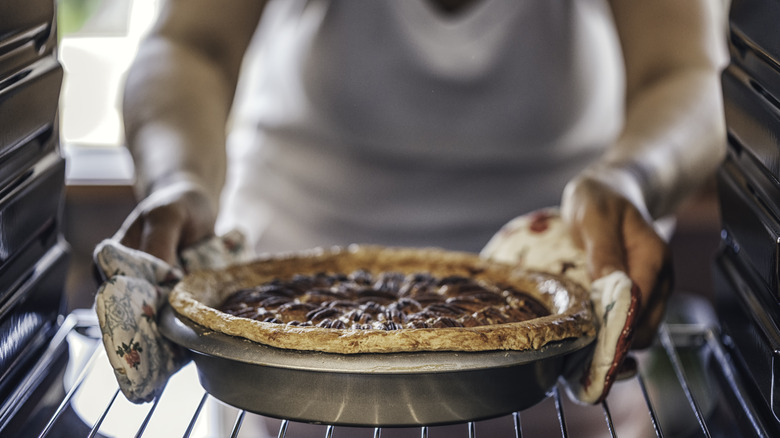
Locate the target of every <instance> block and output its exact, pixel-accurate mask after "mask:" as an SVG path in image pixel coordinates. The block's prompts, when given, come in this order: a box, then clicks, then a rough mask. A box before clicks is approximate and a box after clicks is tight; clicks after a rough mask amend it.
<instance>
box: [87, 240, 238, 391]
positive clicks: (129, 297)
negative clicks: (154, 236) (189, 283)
mask: <svg viewBox="0 0 780 438" xmlns="http://www.w3.org/2000/svg"><path fill="white" fill-rule="evenodd" d="M250 255H251V252H250V251H249V249H248V248H247V246H246V244H245V239H244V236H243V235H242V234H241V233H239V232H230V233H228V234H226V235H224V236H221V237H214V238H211V239H209V240H206V241H204V242H202V243H200V244H198V245H196V246H194V247H192V248H188V249H186V250H184V251H183V252H182V253H181V266H180V267H173V266H170V265H168V264H167V263H165V262H163V261H162V260H160V259H158V258H156V257H153V256H151V255H149V254H147V253H144V252H141V251H138V250H134V249H131V248H128V247H126V246H123V245H122V244H120V243H119V242H117V241H116V240H113V239H106V240H104V241H103V242H101V243H100V244H99V245H98V246H97V247H96V248H95V252H94V261H95V266H96V268H97V271H98V273H99V274H100V277H101V280H102V281H103V283H102V284H101V285H100V287H99V289H98V292H97V296H96V298H95V311H96V312H97V316H98V322H99V324H100V330H101V332H102V335H103V346H104V347H105V350H106V353H107V355H108V360H109V362H110V363H111V366H112V367H113V368H114V375H115V376H116V378H117V381H118V382H119V387H120V389H121V390H122V393H123V394H124V395H125V397H127V399H128V400H130V401H132V402H134V403H141V402H145V401H150V400H152V399H153V398H154V397H155V396H157V395H158V394H159V393H160V392H161V391H162V389H163V388H164V387H165V384H166V382H167V381H168V378H169V377H170V376H171V375H173V374H174V373H175V372H176V371H178V370H179V368H181V367H182V366H183V365H184V364H186V363H187V361H188V360H189V357H188V355H187V353H186V351H185V350H184V349H183V348H181V347H179V346H178V345H176V344H174V343H172V342H170V341H168V340H167V339H165V338H164V337H163V336H162V335H161V334H160V332H159V331H158V329H157V312H158V311H159V310H160V309H161V308H162V307H163V306H164V305H165V304H167V302H168V293H169V292H170V290H171V288H172V287H173V286H174V285H175V284H176V283H177V282H178V281H179V280H180V279H181V278H182V276H183V275H184V273H185V272H187V271H190V270H194V269H201V268H213V269H219V268H222V267H225V266H227V265H229V264H233V263H239V262H242V261H247V260H248V259H249V257H250Z"/></svg>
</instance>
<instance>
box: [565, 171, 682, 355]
mask: <svg viewBox="0 0 780 438" xmlns="http://www.w3.org/2000/svg"><path fill="white" fill-rule="evenodd" d="M620 189H622V190H623V193H625V191H624V190H625V187H621V188H620ZM618 190H619V189H616V188H613V187H612V186H610V185H609V184H608V183H606V182H604V181H602V180H600V179H599V178H596V177H589V176H587V175H584V176H580V177H578V178H576V179H574V180H572V181H571V182H570V183H569V184H568V185H567V187H566V189H565V191H564V194H563V199H562V201H561V214H562V217H563V219H564V220H565V221H566V222H567V223H568V225H569V227H570V229H571V231H572V237H573V238H574V241H575V243H576V244H577V245H578V246H580V247H581V248H582V249H583V250H584V251H585V253H586V256H587V259H588V264H589V265H588V270H589V271H590V274H591V278H593V279H594V280H595V279H598V278H601V277H603V276H605V275H607V274H610V273H611V272H614V271H616V270H620V271H623V272H625V273H626V274H627V275H628V276H629V278H631V280H632V281H633V282H634V284H635V285H636V286H637V287H638V288H639V291H640V294H641V304H640V309H639V317H638V319H637V325H636V326H635V328H634V340H633V343H632V348H646V347H648V346H649V345H650V344H651V342H652V340H653V337H654V336H655V333H656V331H657V329H658V325H659V324H660V322H661V319H662V318H663V314H664V310H665V307H666V301H667V299H668V296H669V294H670V293H671V283H672V269H671V266H672V264H671V254H670V250H669V247H668V245H667V244H666V242H665V241H664V240H663V239H662V238H661V237H660V236H659V235H658V233H657V232H656V230H655V228H654V227H653V225H652V224H651V223H650V222H649V219H648V218H647V216H648V215H643V214H642V213H641V212H640V209H639V208H637V207H636V206H635V204H633V203H632V202H630V201H629V200H628V199H627V198H626V197H625V196H624V194H623V193H620V192H619V191H618Z"/></svg>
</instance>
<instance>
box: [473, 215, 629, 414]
mask: <svg viewBox="0 0 780 438" xmlns="http://www.w3.org/2000/svg"><path fill="white" fill-rule="evenodd" d="M480 255H481V256H482V257H485V258H489V259H493V260H497V261H501V262H508V263H513V264H517V265H519V266H520V267H522V268H526V269H533V270H539V271H547V272H551V273H554V274H563V275H565V276H566V277H568V278H570V279H571V280H574V281H576V282H577V283H579V284H580V285H582V286H583V287H584V288H585V290H588V291H590V295H591V299H592V301H593V307H594V311H595V314H596V317H597V318H598V323H599V325H600V327H599V331H598V334H597V336H596V341H595V346H594V348H593V350H592V355H591V356H589V357H586V358H585V359H583V358H582V357H581V356H572V357H573V358H578V359H579V360H582V363H580V364H576V366H574V367H573V368H572V369H573V371H571V372H570V373H569V375H567V376H565V377H566V382H567V391H568V392H569V394H570V395H571V396H572V397H573V398H574V399H575V400H578V401H579V402H582V403H586V404H592V403H598V402H600V401H602V400H603V399H604V398H605V397H606V395H607V393H608V392H609V389H610V387H611V386H612V383H613V382H614V380H615V377H616V375H617V374H618V371H619V370H620V366H621V364H622V362H623V359H624V358H625V356H626V354H627V353H628V349H629V346H630V344H631V335H632V327H633V325H634V319H635V318H636V314H637V312H638V305H639V290H638V289H637V288H636V287H635V286H634V284H633V282H632V281H631V280H630V279H629V278H628V276H627V275H626V274H625V273H623V272H613V273H612V274H609V275H607V276H605V277H602V278H600V279H598V280H596V281H593V282H591V281H590V277H589V275H588V272H587V267H586V259H585V253H584V252H583V251H582V250H581V249H579V248H577V247H576V246H575V245H574V242H573V241H572V239H571V237H570V236H569V232H568V230H567V228H566V225H565V224H564V223H563V221H562V220H561V218H560V214H559V211H558V209H557V208H548V209H543V210H538V211H535V212H532V213H529V214H527V215H524V216H520V217H517V218H515V219H513V220H512V221H510V222H509V223H507V224H506V225H505V226H504V227H502V228H501V230H499V231H498V232H497V233H496V234H495V235H494V236H493V238H492V239H491V240H490V241H489V242H488V244H487V245H486V246H485V248H483V250H482V252H481V254H480Z"/></svg>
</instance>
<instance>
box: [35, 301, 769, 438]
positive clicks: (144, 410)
mask: <svg viewBox="0 0 780 438" xmlns="http://www.w3.org/2000/svg"><path fill="white" fill-rule="evenodd" d="M57 339H60V340H64V341H66V342H67V344H68V349H69V359H68V370H66V371H65V378H64V379H63V382H64V383H63V390H62V397H60V398H59V400H58V403H55V404H54V405H53V406H52V408H51V410H53V413H52V414H51V415H50V416H47V418H48V420H47V421H45V425H43V423H41V424H42V425H43V426H42V428H41V429H40V430H41V432H40V433H39V434H38V435H37V436H39V437H41V438H43V437H48V438H58V437H64V436H67V437H74V436H84V437H103V436H133V437H156V436H165V437H169V436H183V437H201V436H208V437H211V436H229V437H245V436H259V437H263V436H269V437H273V436H277V437H279V438H283V437H286V438H298V437H303V436H306V437H309V436H319V437H325V438H341V437H352V436H363V437H372V436H373V437H376V438H380V437H385V438H389V437H422V438H429V437H430V438H433V437H436V436H447V437H455V436H461V437H469V438H475V437H483V436H486V437H494V436H507V437H518V438H520V437H530V436H561V437H563V438H568V437H579V436H585V435H582V434H581V433H580V432H581V431H582V429H581V428H580V427H579V425H577V424H573V420H572V419H573V418H578V417H582V416H583V412H585V415H586V416H588V417H589V418H591V420H594V419H596V418H597V419H598V420H594V421H595V422H596V423H600V424H601V426H599V427H598V428H597V429H598V430H597V433H598V436H609V437H618V436H627V437H628V436H631V437H634V436H651V437H653V436H655V437H665V436H702V437H734V436H759V437H760V436H773V434H774V433H776V430H775V429H774V428H775V427H777V424H776V423H775V421H776V420H774V421H765V420H764V419H763V418H765V414H764V413H763V407H762V405H761V403H758V402H755V398H753V399H752V400H751V397H750V396H749V393H750V391H749V390H748V389H747V388H746V387H745V384H744V382H743V381H742V379H741V378H740V376H739V375H738V373H737V372H736V371H735V364H734V362H733V360H732V357H731V355H730V353H729V349H728V347H727V344H728V340H727V339H726V340H724V339H722V338H721V335H720V333H719V331H718V330H717V329H716V328H715V327H712V326H708V325H704V324H664V325H662V326H661V328H660V330H659V336H658V342H657V343H656V345H655V346H654V347H653V348H651V349H649V350H648V351H645V352H641V353H639V354H636V355H635V356H633V358H634V359H635V361H636V362H637V372H636V373H635V374H634V375H633V376H630V377H628V378H626V379H623V380H621V381H619V382H617V383H616V384H615V388H617V387H618V386H621V385H622V386H627V385H630V390H628V391H622V392H624V393H630V394H633V396H634V398H635V399H636V400H639V401H641V404H642V405H643V409H642V410H643V412H644V413H643V414H642V415H636V416H632V417H631V418H630V420H631V421H629V423H630V424H634V426H636V424H638V423H641V424H643V425H644V427H643V430H642V432H641V433H639V434H638V435H637V432H636V429H631V431H630V432H626V431H625V430H624V429H621V426H620V425H619V424H618V423H623V422H624V421H625V420H628V419H627V418H620V417H616V411H618V410H619V409H616V408H620V405H622V404H623V400H617V401H615V400H613V394H612V393H611V394H610V396H609V397H608V398H607V399H606V400H605V401H604V402H602V403H601V404H600V405H597V406H589V407H583V406H580V405H576V404H573V403H571V402H570V401H569V400H568V396H567V395H566V394H565V392H564V391H563V390H562V389H560V388H558V387H556V388H554V389H553V390H552V391H551V392H550V394H549V395H548V398H547V399H546V400H544V401H543V402H542V403H540V405H539V406H540V408H541V407H544V408H545V409H546V411H545V412H546V414H545V415H543V416H539V415H538V414H537V413H536V412H533V413H528V412H527V411H523V412H516V413H514V414H511V415H509V416H505V417H502V418H499V419H494V420H487V421H477V422H470V423H467V424H460V425H452V426H432V427H417V428H403V429H398V428H355V427H340V426H327V425H316V426H315V425H303V424H300V423H296V422H293V421H288V420H272V419H264V420H263V421H265V422H271V423H274V426H273V427H274V428H272V429H270V432H267V433H265V434H264V433H263V432H264V431H267V430H268V429H267V428H260V429H262V430H258V429H257V427H256V426H254V427H255V429H254V430H252V429H251V427H253V426H247V425H248V424H257V423H258V422H259V421H260V419H262V417H260V416H258V415H256V414H253V413H251V412H246V411H243V410H238V409H235V408H233V407H230V406H227V405H225V404H223V403H222V402H220V401H218V400H216V399H215V398H213V397H212V396H210V395H209V394H208V393H207V392H205V391H204V390H203V389H202V387H201V386H200V385H199V383H198V382H197V374H196V370H195V367H194V364H192V363H190V364H189V365H187V366H185V367H184V368H183V369H182V370H181V371H179V373H177V374H176V375H175V376H174V377H173V378H171V380H170V381H169V383H168V385H167V386H166V388H165V390H164V391H163V393H162V395H161V396H160V397H158V398H157V399H155V400H154V401H153V402H150V403H146V404H141V405H134V404H132V403H130V402H128V401H127V400H126V399H125V398H124V396H122V395H121V394H120V391H119V389H118V386H117V384H116V382H115V380H114V379H113V374H112V370H111V366H110V364H109V363H108V359H107V358H106V355H105V352H104V349H103V347H102V344H101V342H100V338H99V329H98V328H97V323H96V318H95V317H94V314H93V313H92V312H91V311H89V310H77V311H75V312H73V313H72V314H70V315H69V316H68V317H67V318H66V319H65V321H64V323H63V324H62V327H61V329H60V332H59V333H58V336H57V337H55V341H56V340H57ZM52 344H53V345H52V346H50V348H49V350H50V352H51V351H54V350H55V349H56V345H54V344H55V342H53V343H52ZM38 368H43V369H40V370H36V369H33V373H34V372H46V369H45V368H46V367H45V366H39V367H38ZM659 370H660V371H659ZM670 376H672V377H673V378H669V377H670ZM670 381H672V382H673V384H670V383H669V382H670ZM615 391H616V390H613V393H614V392H615ZM680 402H682V404H681V403H680ZM542 405H546V406H542ZM670 405H677V406H678V407H676V408H674V409H669V408H668V407H669V406H670ZM55 406H56V407H55ZM679 406H682V408H680V407H679ZM532 409H536V407H535V408H532ZM581 411H582V412H581ZM539 421H544V422H545V423H546V424H547V425H548V426H546V427H548V429H550V430H552V431H554V435H550V433H549V430H548V432H545V433H544V434H542V435H540V434H539V432H537V431H536V429H537V428H536V427H533V426H535V424H536V423H537V422H539ZM594 421H591V423H593V422H594ZM499 422H500V423H501V424H502V428H500V429H501V430H502V434H500V435H497V434H495V433H494V432H493V431H491V432H488V433H485V432H484V430H486V429H485V427H492V426H486V424H496V423H499ZM681 425H682V426H681ZM301 427H303V428H304V429H301ZM307 428H308V429H307ZM300 430H304V431H305V432H300ZM681 434H682V435H681ZM31 436H34V435H31ZM775 436H776V435H775Z"/></svg>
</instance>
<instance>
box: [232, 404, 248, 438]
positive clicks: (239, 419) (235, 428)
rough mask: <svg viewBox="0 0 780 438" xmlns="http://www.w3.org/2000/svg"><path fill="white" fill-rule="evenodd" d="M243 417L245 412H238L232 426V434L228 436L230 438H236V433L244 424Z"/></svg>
mask: <svg viewBox="0 0 780 438" xmlns="http://www.w3.org/2000/svg"><path fill="white" fill-rule="evenodd" d="M244 416H246V411H244V410H242V411H240V412H239V413H238V415H237V416H236V422H235V424H234V425H233V432H232V433H231V434H230V438H236V437H237V436H238V432H239V431H240V430H241V425H242V424H244Z"/></svg>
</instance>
